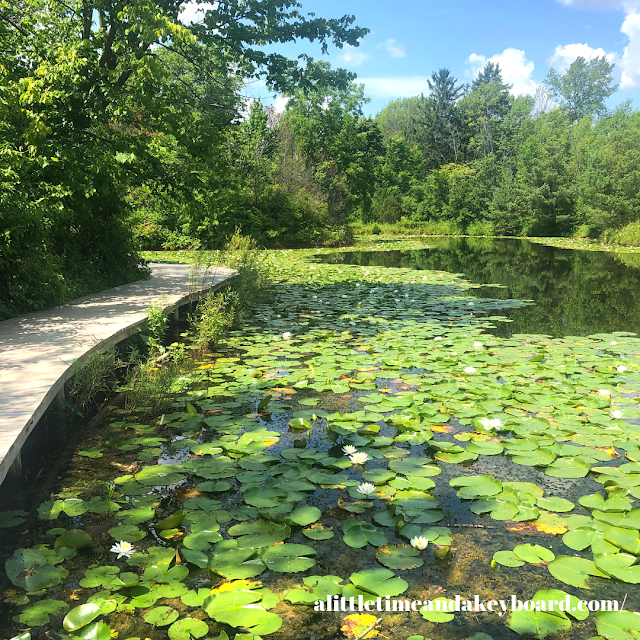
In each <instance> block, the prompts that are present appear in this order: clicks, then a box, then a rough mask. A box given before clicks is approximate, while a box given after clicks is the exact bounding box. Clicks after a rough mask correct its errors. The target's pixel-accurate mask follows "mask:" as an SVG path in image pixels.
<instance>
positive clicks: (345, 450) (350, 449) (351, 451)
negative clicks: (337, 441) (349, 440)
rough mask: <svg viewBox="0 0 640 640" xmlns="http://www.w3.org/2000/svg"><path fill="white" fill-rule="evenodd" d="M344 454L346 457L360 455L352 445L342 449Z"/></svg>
mask: <svg viewBox="0 0 640 640" xmlns="http://www.w3.org/2000/svg"><path fill="white" fill-rule="evenodd" d="M342 452H343V453H344V455H345V456H350V455H352V454H354V453H358V450H357V449H356V448H355V447H354V446H353V445H352V444H346V445H345V446H344V447H342Z"/></svg>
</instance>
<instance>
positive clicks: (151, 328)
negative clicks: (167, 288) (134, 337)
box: [146, 305, 169, 347]
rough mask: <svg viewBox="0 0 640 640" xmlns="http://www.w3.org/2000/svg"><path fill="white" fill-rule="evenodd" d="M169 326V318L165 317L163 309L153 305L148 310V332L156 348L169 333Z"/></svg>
mask: <svg viewBox="0 0 640 640" xmlns="http://www.w3.org/2000/svg"><path fill="white" fill-rule="evenodd" d="M168 325H169V318H167V316H165V315H164V311H163V310H162V307H160V306H158V305H152V306H151V307H149V308H148V309H147V325H146V330H147V332H148V333H149V335H150V337H151V341H152V344H153V346H154V347H157V346H159V345H160V343H161V342H162V340H163V339H164V336H165V334H166V333H167V326H168Z"/></svg>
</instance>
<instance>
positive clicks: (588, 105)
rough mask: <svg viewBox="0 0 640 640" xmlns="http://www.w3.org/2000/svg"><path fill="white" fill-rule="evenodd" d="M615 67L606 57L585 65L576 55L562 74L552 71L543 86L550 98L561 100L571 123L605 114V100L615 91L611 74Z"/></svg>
mask: <svg viewBox="0 0 640 640" xmlns="http://www.w3.org/2000/svg"><path fill="white" fill-rule="evenodd" d="M614 67H615V64H614V63H612V62H609V60H607V58H606V57H605V56H602V57H597V58H593V59H592V60H589V61H588V62H587V61H586V60H585V59H584V58H583V57H582V56H578V57H577V58H576V59H575V60H574V61H573V62H572V63H571V65H570V66H569V68H568V69H567V71H566V72H565V73H564V74H563V75H560V74H559V73H558V72H557V71H556V70H555V69H551V70H550V71H549V73H548V75H547V77H546V79H545V84H546V85H547V87H548V88H549V90H550V92H551V96H552V97H554V98H560V99H561V101H562V105H563V106H564V107H565V109H566V110H567V112H568V114H569V119H570V120H571V122H576V121H578V120H580V118H583V117H584V116H601V115H604V114H605V113H606V112H607V108H606V107H605V105H604V103H605V100H606V99H607V98H608V97H609V96H611V95H613V94H614V93H615V92H616V90H617V89H618V85H613V76H612V75H611V72H612V71H613V68H614Z"/></svg>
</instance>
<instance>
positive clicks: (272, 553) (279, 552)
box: [262, 544, 316, 573]
mask: <svg viewBox="0 0 640 640" xmlns="http://www.w3.org/2000/svg"><path fill="white" fill-rule="evenodd" d="M315 555H316V550H315V549H314V548H313V547H309V546H307V545H304V544H283V545H274V546H272V547H268V548H267V549H265V550H264V551H263V552H262V561H263V562H264V563H265V564H266V565H267V567H268V568H269V569H271V570H272V571H278V572H281V573H298V572H300V571H306V570H307V569H309V568H311V567H313V565H314V564H315V563H316V561H315V558H312V557H310V556H315Z"/></svg>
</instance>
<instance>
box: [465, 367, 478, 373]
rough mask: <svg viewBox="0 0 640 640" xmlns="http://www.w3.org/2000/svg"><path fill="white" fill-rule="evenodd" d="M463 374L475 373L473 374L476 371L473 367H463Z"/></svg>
mask: <svg viewBox="0 0 640 640" xmlns="http://www.w3.org/2000/svg"><path fill="white" fill-rule="evenodd" d="M464 372H465V373H475V372H476V370H475V368H474V367H465V368H464Z"/></svg>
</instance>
